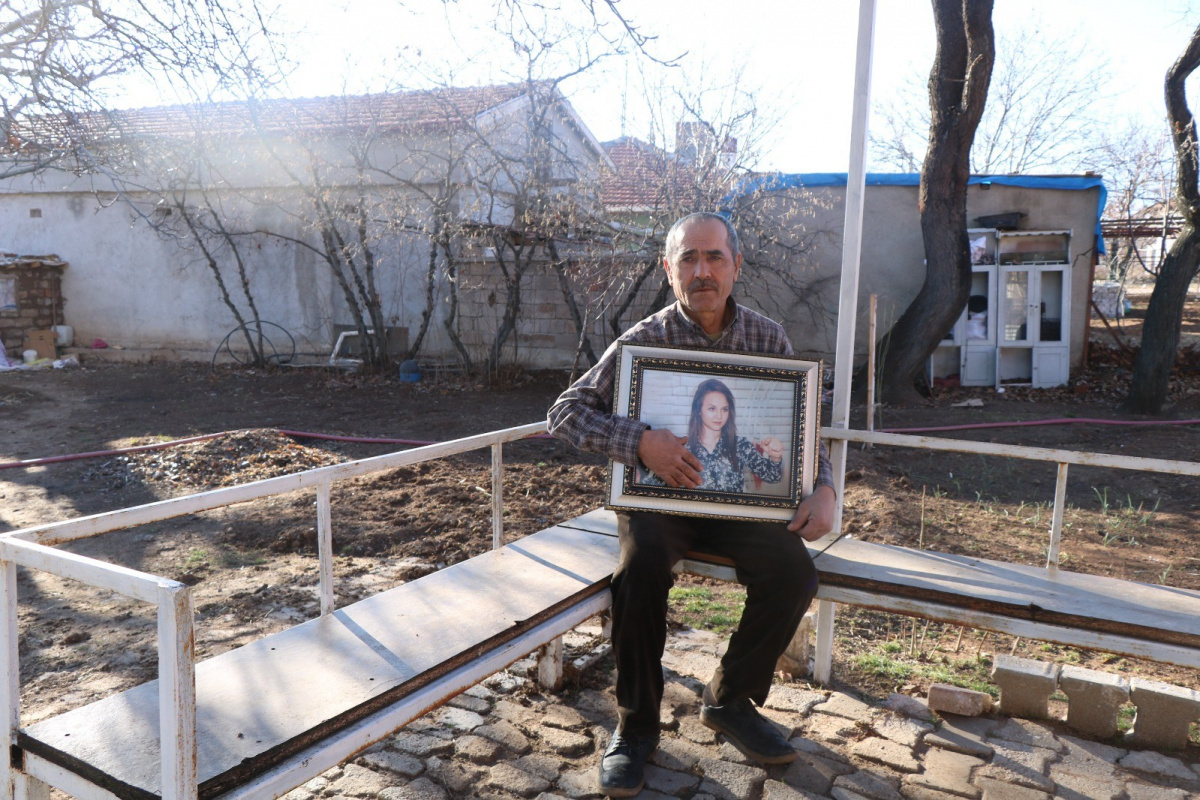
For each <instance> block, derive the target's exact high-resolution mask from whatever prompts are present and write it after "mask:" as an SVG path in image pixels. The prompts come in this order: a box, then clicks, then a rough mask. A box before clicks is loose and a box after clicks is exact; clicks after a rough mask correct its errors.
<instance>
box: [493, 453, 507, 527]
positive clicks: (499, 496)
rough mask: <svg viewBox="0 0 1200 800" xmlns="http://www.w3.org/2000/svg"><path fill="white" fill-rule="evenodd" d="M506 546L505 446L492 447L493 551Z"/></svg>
mask: <svg viewBox="0 0 1200 800" xmlns="http://www.w3.org/2000/svg"><path fill="white" fill-rule="evenodd" d="M503 544H504V444H503V443H501V442H496V443H495V444H494V445H492V549H493V550H499V549H500V547H501V546H502V545H503Z"/></svg>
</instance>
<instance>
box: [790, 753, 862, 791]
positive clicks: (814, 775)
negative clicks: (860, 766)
mask: <svg viewBox="0 0 1200 800" xmlns="http://www.w3.org/2000/svg"><path fill="white" fill-rule="evenodd" d="M854 769H855V768H854V767H852V766H851V765H849V764H846V763H844V762H841V761H833V760H831V759H828V758H822V757H821V756H818V755H813V754H812V753H801V754H800V755H799V756H797V757H796V760H795V761H793V762H792V763H791V764H788V766H787V769H786V770H784V773H783V781H784V783H786V784H787V785H789V786H792V787H795V788H798V789H810V790H812V791H814V792H817V793H819V794H828V793H829V790H830V788H832V787H833V782H834V781H836V780H837V779H838V778H839V777H841V776H842V775H848V774H850V773H851V772H854Z"/></svg>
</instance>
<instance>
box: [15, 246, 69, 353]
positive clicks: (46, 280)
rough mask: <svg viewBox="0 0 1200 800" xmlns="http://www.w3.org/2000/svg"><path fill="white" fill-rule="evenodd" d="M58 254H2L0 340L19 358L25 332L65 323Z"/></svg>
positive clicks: (63, 266)
mask: <svg viewBox="0 0 1200 800" xmlns="http://www.w3.org/2000/svg"><path fill="white" fill-rule="evenodd" d="M66 266H67V264H66V262H65V261H61V260H59V258H58V256H52V255H51V256H16V255H11V254H7V253H6V254H3V255H0V341H3V342H4V349H5V350H7V351H8V354H9V357H10V358H11V357H12V356H13V355H14V354H15V355H16V357H17V358H18V359H19V358H20V356H21V346H22V343H23V341H24V339H25V334H26V333H28V332H29V331H33V330H45V329H46V328H50V327H53V326H55V325H61V324H63V305H64V303H65V301H64V299H63V296H62V273H63V270H64V269H65V268H66Z"/></svg>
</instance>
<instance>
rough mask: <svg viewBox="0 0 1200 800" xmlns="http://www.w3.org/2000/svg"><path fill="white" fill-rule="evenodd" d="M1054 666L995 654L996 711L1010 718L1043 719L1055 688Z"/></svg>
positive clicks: (1056, 674)
mask: <svg viewBox="0 0 1200 800" xmlns="http://www.w3.org/2000/svg"><path fill="white" fill-rule="evenodd" d="M1058 671H1059V665H1058V664H1048V663H1045V662H1042V661H1037V660H1035V659H1032V658H1017V657H1015V656H1006V655H1002V654H1001V655H997V656H996V662H995V664H994V665H993V666H992V682H993V683H995V684H996V685H997V686H999V687H1000V711H1001V712H1003V713H1005V714H1007V715H1009V716H1010V717H1028V718H1033V719H1046V718H1047V717H1049V716H1050V695H1052V694H1054V690H1055V689H1057V688H1058Z"/></svg>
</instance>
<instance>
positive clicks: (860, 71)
mask: <svg viewBox="0 0 1200 800" xmlns="http://www.w3.org/2000/svg"><path fill="white" fill-rule="evenodd" d="M874 40H875V0H859V4H858V56H857V60H856V62H855V67H854V117H853V122H852V124H851V128H850V170H849V172H847V174H846V223H845V226H844V229H843V234H842V281H841V292H840V294H839V297H838V328H837V351H836V352H835V355H834V364H833V366H834V374H833V413H832V414H831V418H830V420H829V424H830V427H833V428H849V427H850V380H851V377H852V375H853V372H854V323H855V316H856V315H857V314H858V269H859V262H860V260H861V255H862V219H863V200H864V198H865V195H866V187H867V170H866V165H867V116H868V113H869V111H870V107H871V50H872V48H873V46H874ZM830 458H831V459H832V461H833V481H834V485H835V486H836V487H837V495H838V504H837V512H836V515H835V517H834V527H833V529H834V532H837V531H838V530H840V529H841V527H842V500H843V494H844V491H845V487H846V442H844V441H835V442H834V443H833V446H832V447H831V448H830ZM826 611H827V612H828V613H825V612H826ZM821 612H822V613H821V614H820V617H819V620H818V623H817V626H818V631H820V630H821V629H822V626H827V627H825V628H824V629H825V630H826V631H827V635H826V636H825V637H822V636H820V635H818V637H817V656H816V663H815V665H814V667H815V668H814V671H813V677H814V678H816V680H817V682H818V683H827V682H828V681H829V677H830V672H831V670H832V664H833V651H832V644H833V616H834V606H833V604H832V603H830V604H829V607H828V608H827V609H826V608H825V607H824V606H823V607H822V609H821Z"/></svg>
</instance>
